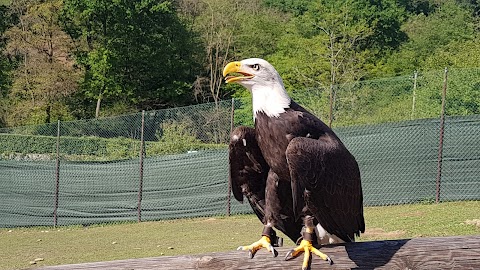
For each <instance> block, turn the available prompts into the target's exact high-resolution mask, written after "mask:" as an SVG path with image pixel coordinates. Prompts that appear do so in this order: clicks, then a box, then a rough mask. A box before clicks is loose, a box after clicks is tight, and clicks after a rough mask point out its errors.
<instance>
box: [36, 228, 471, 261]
mask: <svg viewBox="0 0 480 270" xmlns="http://www.w3.org/2000/svg"><path fill="white" fill-rule="evenodd" d="M290 248H291V247H283V248H278V251H279V253H280V255H279V256H278V257H277V258H272V257H271V256H270V255H269V254H268V253H267V252H266V251H265V250H260V251H259V252H258V253H257V255H256V256H255V258H254V259H248V258H247V257H248V256H247V253H246V252H244V251H243V252H242V251H232V252H219V253H209V254H200V255H189V256H175V257H174V256H163V257H156V258H144V259H129V260H119V261H110V262H96V263H84V264H72V265H62V266H51V267H43V268H37V269H42V270H60V269H62V270H89V269H108V270H133V269H134V270H151V269H161V270H163V269H205V270H207V269H289V270H290V269H300V268H301V259H300V258H297V259H294V260H291V261H284V260H283V256H285V254H286V253H287V252H288V250H289V249H290ZM321 250H322V252H324V253H326V254H328V255H329V256H330V257H331V258H332V260H333V261H334V264H333V265H331V266H330V265H328V264H327V263H326V262H325V261H322V260H321V259H320V258H318V257H314V258H313V262H312V269H402V270H403V269H472V270H473V269H480V235H477V236H457V237H434V238H414V239H404V240H388V241H373V242H358V243H347V244H342V245H332V246H325V247H323V248H322V249H321Z"/></svg>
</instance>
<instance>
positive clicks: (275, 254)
mask: <svg viewBox="0 0 480 270" xmlns="http://www.w3.org/2000/svg"><path fill="white" fill-rule="evenodd" d="M277 256H278V251H277V250H276V249H273V257H274V258H276V257H277Z"/></svg>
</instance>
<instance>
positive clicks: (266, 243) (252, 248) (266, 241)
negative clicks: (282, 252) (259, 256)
mask: <svg viewBox="0 0 480 270" xmlns="http://www.w3.org/2000/svg"><path fill="white" fill-rule="evenodd" d="M261 248H266V249H267V250H268V252H271V253H272V255H273V257H277V256H278V252H277V251H276V250H275V249H274V248H273V246H272V244H270V237H268V236H262V238H260V240H258V241H257V242H255V243H253V244H251V245H249V246H239V247H238V248H237V250H248V256H249V257H250V259H252V258H253V256H255V253H257V251H259V250H260V249H261Z"/></svg>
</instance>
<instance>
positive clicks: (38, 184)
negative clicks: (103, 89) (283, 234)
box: [0, 71, 480, 227]
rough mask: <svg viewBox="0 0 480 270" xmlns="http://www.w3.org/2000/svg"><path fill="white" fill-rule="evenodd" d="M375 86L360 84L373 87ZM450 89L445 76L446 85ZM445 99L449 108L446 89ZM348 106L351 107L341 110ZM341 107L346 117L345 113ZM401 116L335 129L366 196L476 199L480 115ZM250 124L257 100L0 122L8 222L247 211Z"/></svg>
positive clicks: (2, 197)
mask: <svg viewBox="0 0 480 270" xmlns="http://www.w3.org/2000/svg"><path fill="white" fill-rule="evenodd" d="M457 73H458V71H457ZM453 74H455V72H452V75H453ZM469 74H470V73H469ZM425 77H427V76H426V75H424V77H423V78H425ZM436 77H437V78H438V79H439V80H440V81H441V80H442V77H441V76H436ZM450 77H453V76H450ZM460 77H462V76H460ZM464 77H465V76H463V77H462V78H464ZM467 77H468V76H467ZM445 79H446V78H445ZM398 80H403V79H401V78H400V79H398V78H397V79H396V80H394V81H392V82H391V85H390V84H385V85H384V88H383V89H384V90H385V91H392V93H391V97H392V98H391V99H392V102H393V100H397V101H398V99H400V98H405V91H404V90H402V91H399V90H398V87H399V85H402V84H400V83H399V82H398ZM409 80H410V79H409ZM449 80H451V79H449ZM445 82H446V81H445ZM378 84H379V82H378V81H376V82H365V83H363V85H364V86H365V87H367V88H368V89H372V88H375V87H377V86H375V87H372V85H378ZM425 85H430V84H426V83H425V82H418V83H417V82H415V85H413V84H412V87H415V91H416V96H417V98H416V99H417V100H416V101H415V102H416V103H415V113H418V112H419V111H422V110H423V109H422V108H423V107H421V106H420V104H421V102H420V101H421V100H422V99H421V96H422V95H421V92H422V86H425ZM444 85H445V86H446V84H444ZM448 85H449V88H448V89H450V88H451V87H460V86H462V87H464V86H465V85H469V86H471V87H474V88H475V87H478V88H479V89H478V91H479V92H480V83H478V82H477V83H468V84H466V83H463V84H461V85H460V84H458V83H455V81H453V83H451V82H450V81H449V84H448ZM452 85H453V86H452ZM458 85H460V86H458ZM389 86H392V87H389ZM354 87H357V88H358V89H357V90H355V91H357V92H362V91H363V92H365V91H367V90H365V89H364V88H362V87H363V86H362V87H361V86H358V85H356V86H349V87H348V89H347V90H348V91H350V90H351V91H353V90H352V88H354ZM442 87H443V85H442V83H441V82H440V83H438V93H441V91H442ZM402 89H403V86H402ZM475 89H476V88H475ZM445 90H447V89H446V88H445ZM368 91H370V90H368ZM368 91H367V92H368ZM447 91H448V90H447ZM465 91H466V90H465ZM345 92H347V91H346V90H345ZM345 92H343V93H342V94H339V99H338V100H339V102H340V101H341V102H345V100H347V99H346V96H348V95H347V94H348V93H345ZM452 92H454V91H452ZM292 95H293V96H294V97H296V99H297V100H300V101H299V103H301V104H303V103H306V104H307V107H308V106H312V104H313V103H311V102H310V103H309V102H306V101H308V100H310V101H311V100H312V99H311V97H310V99H305V96H302V95H300V94H299V93H293V94H292ZM441 96H442V95H441V94H438V97H439V98H440V99H439V101H441ZM410 97H411V96H410ZM444 98H445V99H447V102H446V108H448V106H449V105H448V104H449V102H448V94H447V95H446V96H445V95H444ZM320 99H321V97H319V100H320ZM302 101H303V102H302ZM356 102H357V103H358V101H356ZM382 102H383V101H382ZM441 103H442V102H438V106H440V104H441ZM443 104H444V105H445V102H444V103H443ZM326 105H327V104H323V105H322V106H324V107H328V106H326ZM457 105H458V104H457ZM342 106H346V105H345V104H343V103H342V104H337V106H336V108H337V109H338V108H341V107H342ZM355 106H356V105H355ZM355 106H353V107H355ZM428 106H430V105H428ZM469 106H470V105H469ZM409 108H410V107H409ZM310 109H311V110H312V111H315V108H313V109H312V108H310ZM338 110H339V111H337V113H336V119H337V120H338V118H339V117H342V116H345V117H346V118H347V119H348V117H349V116H348V115H347V113H346V112H344V111H341V110H340V109H338ZM412 111H413V109H412ZM423 111H425V110H423ZM438 111H439V112H440V111H441V108H440V107H438ZM317 113H318V114H320V115H322V112H321V111H320V112H317ZM446 114H447V115H448V110H446ZM402 115H403V118H402V117H400V118H398V119H395V120H401V121H396V122H392V123H384V124H375V125H355V126H349V127H336V128H335V131H336V132H337V134H338V135H339V137H340V138H341V139H342V140H343V141H344V143H345V144H346V145H347V147H348V148H349V149H350V150H351V152H352V153H353V154H354V156H355V157H356V158H357V161H358V163H359V165H360V169H361V173H362V185H363V191H364V203H365V205H367V206H376V205H391V204H403V203H431V202H435V201H436V200H437V201H451V200H479V199H480V144H479V143H478V142H479V141H480V140H479V134H480V114H474V115H468V116H445V117H444V118H443V120H442V118H441V117H440V116H438V117H434V118H426V119H418V120H408V119H410V117H411V115H412V114H411V113H410V112H408V113H402ZM441 115H442V116H443V115H444V114H441ZM359 119H362V116H361V115H359ZM251 121H252V117H251V104H250V103H249V101H248V100H245V99H235V100H232V101H222V102H219V103H217V104H202V105H197V106H190V107H182V108H175V109H168V110H161V111H148V112H144V113H137V114H130V115H123V116H119V117H112V118H102V119H97V120H82V121H72V122H60V121H59V122H57V123H52V124H46V125H37V126H25V127H16V128H6V129H0V205H1V207H0V227H15V226H35V225H48V226H51V225H70V224H91V223H103V222H111V221H136V220H138V221H145V220H160V219H173V218H187V217H200V216H212V215H225V214H230V213H231V214H239V213H250V212H251V210H250V208H249V206H248V205H242V204H239V203H238V202H236V201H235V200H233V201H231V200H230V196H229V189H228V181H227V179H228V164H227V160H228V158H227V155H228V153H227V142H228V137H229V133H230V130H231V128H232V127H233V126H235V125H240V124H251V123H252V122H251ZM347 122H350V120H348V121H346V123H347ZM442 122H443V123H444V124H443V128H442ZM441 134H443V135H441ZM441 136H443V137H441ZM441 138H442V139H441ZM439 149H442V150H441V151H439ZM439 164H441V170H439Z"/></svg>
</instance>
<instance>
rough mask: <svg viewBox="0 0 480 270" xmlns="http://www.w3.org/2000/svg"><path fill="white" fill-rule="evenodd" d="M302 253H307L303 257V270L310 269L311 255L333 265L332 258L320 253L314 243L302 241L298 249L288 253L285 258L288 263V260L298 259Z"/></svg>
mask: <svg viewBox="0 0 480 270" xmlns="http://www.w3.org/2000/svg"><path fill="white" fill-rule="evenodd" d="M302 252H304V253H305V254H304V255H303V264H302V270H306V269H308V268H309V265H310V257H311V253H313V254H315V255H317V256H319V257H320V258H322V259H323V260H324V261H327V262H328V263H330V265H332V264H333V261H332V259H330V257H328V256H327V255H325V254H324V253H322V252H320V251H319V250H318V249H316V248H315V247H313V245H312V242H311V241H307V240H302V242H300V245H298V247H296V248H294V249H292V250H290V251H289V252H288V253H287V255H286V256H285V260H286V261H288V260H291V259H293V258H296V257H298V255H300V254H301V253H302Z"/></svg>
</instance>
